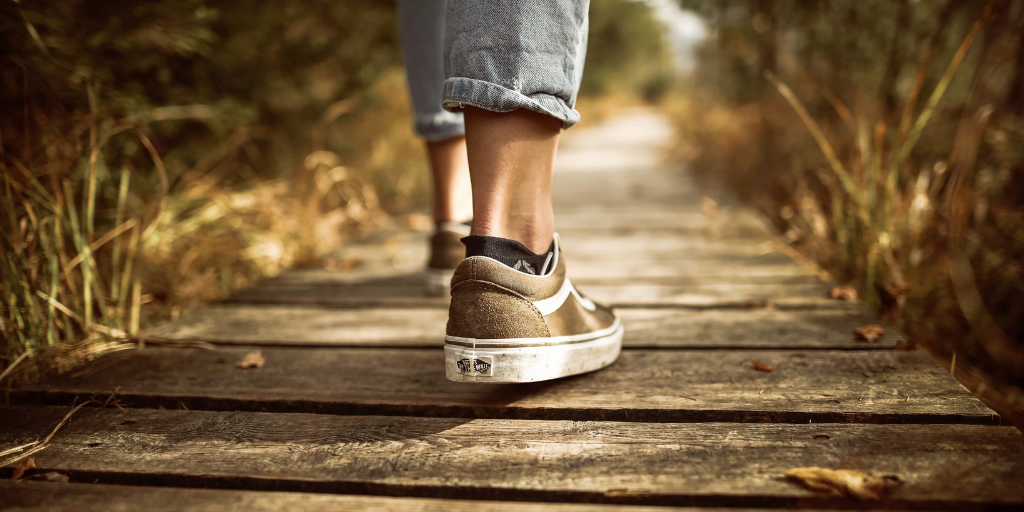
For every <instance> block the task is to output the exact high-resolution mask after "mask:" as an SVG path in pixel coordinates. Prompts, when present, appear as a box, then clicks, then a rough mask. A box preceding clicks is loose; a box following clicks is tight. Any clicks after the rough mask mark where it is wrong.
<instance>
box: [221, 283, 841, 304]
mask: <svg viewBox="0 0 1024 512" xmlns="http://www.w3.org/2000/svg"><path fill="white" fill-rule="evenodd" d="M580 289H581V290H582V291H583V292H584V293H586V294H587V295H588V296H589V297H592V298H593V299H594V300H597V301H600V302H602V303H605V304H609V305H611V306H616V307H676V308H698V309H708V308H743V307H748V306H749V305H750V304H751V303H760V302H764V301H768V302H771V303H772V304H774V306H775V307H777V308H779V309H841V310H859V308H860V306H859V305H858V304H856V303H851V302H845V301H837V300H834V299H830V298H828V297H827V296H826V294H827V293H828V291H829V290H830V289H831V287H830V286H828V285H826V284H824V283H821V284H817V283H816V284H799V283H798V284H747V283H727V282H720V283H712V282H708V283H703V284H694V285H673V284H665V285H662V284H645V283H629V282H627V283H623V284H588V285H586V286H581V287H580ZM425 290H426V289H425V287H424V286H422V285H420V284H414V283H410V284H409V285H392V284H378V283H371V282H365V283H359V284H351V285H330V284H328V285H319V284H301V285H284V284H281V285H275V286H258V287H255V288H248V289H245V290H241V291H239V292H238V293H237V294H235V295H234V296H232V297H231V298H230V299H228V300H227V301H225V302H229V303H238V304H281V305H286V304H298V305H319V306H333V307H348V308H352V307H363V308H369V307H401V308H408V307H433V308H444V307H447V304H448V298H447V297H428V296H426V291H425Z"/></svg>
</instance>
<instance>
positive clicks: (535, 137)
mask: <svg viewBox="0 0 1024 512" xmlns="http://www.w3.org/2000/svg"><path fill="white" fill-rule="evenodd" d="M465 119H466V143H467V146H468V151H469V173H470V176H471V177H472V182H473V183H472V184H473V231H472V234H474V235H486V236H499V237H502V238H508V239H511V240H516V241H518V242H521V243H522V244H523V245H525V246H526V247H527V248H528V249H530V250H531V251H533V252H535V253H538V254H542V253H544V252H545V251H547V250H548V247H549V246H550V245H551V241H552V240H553V238H554V234H555V217H554V211H553V210H552V208H551V180H552V177H553V167H554V163H555V150H556V149H557V146H558V134H559V131H560V129H561V121H559V120H558V119H555V118H554V117H551V116H546V115H543V114H538V113H536V112H531V111H529V110H525V109H519V110H514V111H512V112H505V113H496V112H491V111H488V110H483V109H479V108H475V107H470V106H467V107H466V108H465Z"/></svg>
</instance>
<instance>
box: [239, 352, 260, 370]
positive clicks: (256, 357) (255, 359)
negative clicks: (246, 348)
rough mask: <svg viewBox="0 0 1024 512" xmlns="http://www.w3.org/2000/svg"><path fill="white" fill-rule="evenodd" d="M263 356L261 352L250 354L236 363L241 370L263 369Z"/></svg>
mask: <svg viewBox="0 0 1024 512" xmlns="http://www.w3.org/2000/svg"><path fill="white" fill-rule="evenodd" d="M263 362H264V361H263V354H262V353H261V352H260V351H259V350H256V351H253V352H249V353H248V354H246V355H245V357H243V358H242V360H241V361H239V362H238V363H236V366H238V367H239V368H263Z"/></svg>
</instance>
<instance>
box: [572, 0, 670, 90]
mask: <svg viewBox="0 0 1024 512" xmlns="http://www.w3.org/2000/svg"><path fill="white" fill-rule="evenodd" d="M664 31H665V30H664V27H663V26H662V25H661V23H660V22H659V21H658V20H656V19H655V18H654V16H653V13H652V12H651V9H650V8H649V7H648V6H647V5H645V4H644V3H642V2H639V1H631V0H591V2H590V34H589V40H588V43H587V63H586V67H585V68H584V72H583V83H582V85H581V86H580V94H583V95H598V96H600V95H616V94H619V95H626V96H632V97H639V98H641V99H644V100H647V101H657V100H659V99H661V97H662V96H664V94H665V93H666V92H667V91H668V89H669V87H670V85H671V83H672V66H671V54H670V52H669V48H668V46H667V45H666V44H665V36H664Z"/></svg>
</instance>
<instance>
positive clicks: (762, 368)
mask: <svg viewBox="0 0 1024 512" xmlns="http://www.w3.org/2000/svg"><path fill="white" fill-rule="evenodd" d="M753 363H754V369H755V370H757V371H759V372H770V371H773V370H775V368H773V367H771V366H768V365H766V364H764V363H762V362H761V361H753Z"/></svg>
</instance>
